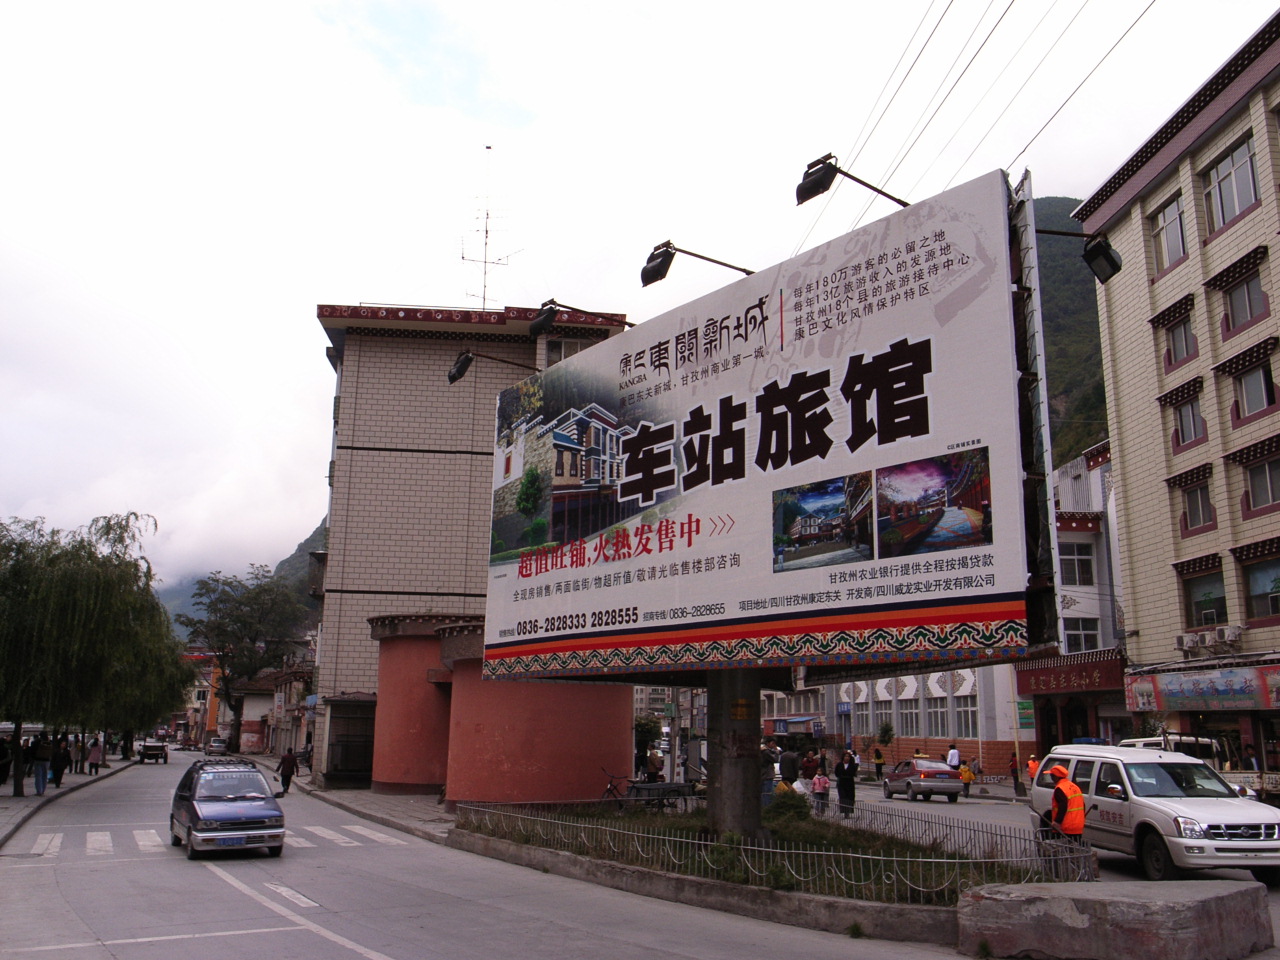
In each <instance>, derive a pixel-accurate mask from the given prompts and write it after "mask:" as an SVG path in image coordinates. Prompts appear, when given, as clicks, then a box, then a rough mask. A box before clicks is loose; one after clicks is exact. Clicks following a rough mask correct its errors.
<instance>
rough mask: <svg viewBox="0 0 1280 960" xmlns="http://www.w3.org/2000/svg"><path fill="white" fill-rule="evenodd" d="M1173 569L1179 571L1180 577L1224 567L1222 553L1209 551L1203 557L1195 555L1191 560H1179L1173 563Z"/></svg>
mask: <svg viewBox="0 0 1280 960" xmlns="http://www.w3.org/2000/svg"><path fill="white" fill-rule="evenodd" d="M1173 569H1174V570H1175V571H1177V573H1178V576H1180V577H1189V576H1191V574H1193V573H1207V572H1209V571H1210V570H1221V569H1222V554H1220V553H1209V554H1205V555H1204V556H1203V557H1193V558H1192V559H1190V560H1179V561H1178V562H1177V563H1175V564H1174V565H1173Z"/></svg>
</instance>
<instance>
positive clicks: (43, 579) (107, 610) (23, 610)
mask: <svg viewBox="0 0 1280 960" xmlns="http://www.w3.org/2000/svg"><path fill="white" fill-rule="evenodd" d="M154 530H155V520H154V518H152V517H149V516H145V515H141V514H137V513H127V514H117V515H111V516H104V517H98V518H96V519H95V520H93V521H92V522H91V523H89V524H88V525H86V526H84V527H81V528H78V529H76V530H59V529H56V528H54V529H50V528H46V527H45V524H44V521H43V520H42V519H35V520H22V519H19V518H16V517H14V518H10V519H9V520H8V521H7V522H4V523H0V713H2V714H3V716H5V717H6V718H7V719H8V720H9V721H11V722H12V723H13V725H14V730H15V731H19V730H21V729H22V724H23V722H24V721H26V720H40V721H42V722H44V723H46V724H55V725H66V724H69V723H71V722H73V721H77V722H81V723H85V722H87V723H90V724H93V725H103V726H106V725H108V724H109V723H110V724H111V725H113V726H116V727H121V728H123V727H124V723H122V722H121V721H123V720H125V719H126V717H125V716H124V715H123V714H122V713H118V712H115V711H113V709H112V708H111V707H110V706H109V705H110V704H115V703H124V702H128V703H129V704H130V708H129V711H128V717H130V718H133V722H137V723H139V724H140V725H143V724H149V723H154V722H155V721H156V720H158V719H160V718H161V717H162V716H163V715H164V714H165V713H166V712H167V711H169V710H172V709H173V708H174V707H175V706H176V705H178V704H180V703H181V694H182V690H181V689H179V688H180V687H181V684H182V681H183V677H184V676H188V677H189V674H184V670H185V667H184V666H183V664H182V655H181V648H180V647H179V645H178V644H177V642H176V641H175V640H174V637H173V630H172V625H171V624H170V621H169V615H168V613H167V612H166V611H165V609H164V605H163V604H162V603H161V602H160V600H159V599H158V598H157V597H156V594H155V590H154V576H153V573H152V570H151V564H150V563H149V562H148V560H147V559H146V557H145V556H144V555H142V553H141V552H140V546H141V542H142V538H143V536H144V535H146V534H147V533H149V532H153V531H154ZM122 664H123V665H127V666H128V668H129V669H128V670H127V672H121V671H120V670H119V669H118V668H119V667H120V666H121V665H122ZM155 677H168V682H167V683H163V684H158V685H153V683H152V680H153V678H155ZM175 691H176V692H175ZM13 792H14V796H22V795H23V786H22V778H21V777H14V783H13Z"/></svg>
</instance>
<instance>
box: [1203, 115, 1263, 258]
mask: <svg viewBox="0 0 1280 960" xmlns="http://www.w3.org/2000/svg"><path fill="white" fill-rule="evenodd" d="M1241 151H1243V153H1241ZM1237 155H1240V159H1238V160H1237V159H1236V158H1237ZM1241 168H1246V169H1247V170H1248V174H1249V181H1248V187H1249V191H1250V197H1249V199H1248V200H1247V201H1245V202H1241V200H1242V198H1241V196H1240V191H1239V176H1238V174H1239V172H1240V170H1241ZM1200 182H1201V185H1202V187H1203V192H1202V196H1203V198H1204V207H1205V224H1206V226H1207V227H1208V229H1209V237H1208V239H1209V240H1212V239H1213V238H1214V237H1215V236H1217V235H1218V234H1220V233H1221V232H1222V231H1224V230H1226V229H1227V228H1228V227H1230V226H1232V225H1233V224H1235V223H1236V221H1238V220H1240V219H1241V218H1242V217H1244V216H1245V215H1246V214H1249V213H1252V212H1253V211H1254V210H1255V209H1257V207H1258V206H1259V200H1258V196H1259V194H1258V168H1257V160H1256V150H1255V147H1254V141H1253V134H1252V133H1250V134H1249V135H1248V136H1246V137H1244V138H1243V139H1242V140H1239V141H1237V142H1236V144H1235V145H1234V146H1232V147H1231V148H1230V149H1229V150H1227V151H1226V152H1224V153H1222V154H1219V156H1218V158H1217V159H1216V160H1215V161H1214V162H1213V163H1211V164H1210V165H1209V166H1208V167H1207V168H1206V169H1205V170H1204V172H1203V173H1201V174H1200ZM1227 184H1230V198H1231V204H1230V207H1231V209H1228V205H1227V204H1224V203H1223V198H1224V197H1225V196H1226V191H1225V190H1224V185H1227Z"/></svg>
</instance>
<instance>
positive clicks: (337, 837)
mask: <svg viewBox="0 0 1280 960" xmlns="http://www.w3.org/2000/svg"><path fill="white" fill-rule="evenodd" d="M302 829H303V830H310V831H311V832H312V833H314V834H315V835H316V836H317V837H321V838H323V839H325V840H332V841H333V842H334V843H336V844H337V845H338V846H340V847H359V846H363V844H361V843H360V841H359V840H352V839H351V838H350V837H344V836H343V835H342V834H340V833H339V832H338V831H337V830H330V829H329V828H328V827H303V828H302Z"/></svg>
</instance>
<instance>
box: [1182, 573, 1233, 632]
mask: <svg viewBox="0 0 1280 960" xmlns="http://www.w3.org/2000/svg"><path fill="white" fill-rule="evenodd" d="M1215 577H1216V578H1217V581H1218V582H1217V587H1218V590H1219V592H1218V593H1216V594H1206V593H1201V594H1200V596H1199V599H1196V598H1194V597H1193V596H1192V594H1191V592H1190V591H1191V589H1192V584H1202V583H1207V582H1208V581H1209V580H1211V579H1213V578H1215ZM1178 587H1179V590H1180V592H1181V594H1182V620H1183V623H1184V624H1185V625H1186V627H1187V629H1188V630H1202V629H1205V628H1207V627H1214V626H1217V625H1218V624H1223V623H1227V622H1228V620H1227V613H1228V611H1227V591H1226V578H1225V577H1224V576H1223V574H1222V570H1221V569H1219V570H1211V571H1209V572H1207V573H1202V574H1198V575H1197V576H1194V577H1183V578H1182V582H1181V583H1179V585H1178ZM1206 598H1207V599H1206ZM1206 604H1211V605H1208V606H1206ZM1197 606H1199V609H1197ZM1209 613H1212V614H1213V616H1212V617H1208V616H1207V614H1209Z"/></svg>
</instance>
